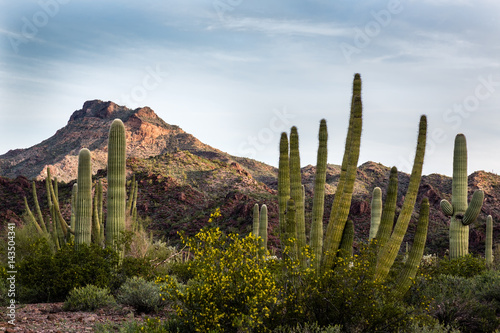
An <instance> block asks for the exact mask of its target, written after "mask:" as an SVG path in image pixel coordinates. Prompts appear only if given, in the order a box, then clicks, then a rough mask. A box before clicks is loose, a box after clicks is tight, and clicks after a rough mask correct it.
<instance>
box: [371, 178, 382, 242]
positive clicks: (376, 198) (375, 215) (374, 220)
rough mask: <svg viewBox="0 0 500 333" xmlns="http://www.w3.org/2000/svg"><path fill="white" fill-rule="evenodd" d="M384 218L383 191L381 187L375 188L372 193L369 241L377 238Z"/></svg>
mask: <svg viewBox="0 0 500 333" xmlns="http://www.w3.org/2000/svg"><path fill="white" fill-rule="evenodd" d="M381 218H382V190H381V189H380V187H375V188H374V189H373V192H372V202H371V224H370V235H369V238H368V239H369V240H372V239H373V238H375V237H376V236H377V232H378V228H379V226H380V219H381Z"/></svg>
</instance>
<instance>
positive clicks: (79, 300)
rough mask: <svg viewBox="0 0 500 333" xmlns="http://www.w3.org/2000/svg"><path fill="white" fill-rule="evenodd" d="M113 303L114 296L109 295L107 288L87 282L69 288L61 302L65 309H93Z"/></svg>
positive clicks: (114, 302)
mask: <svg viewBox="0 0 500 333" xmlns="http://www.w3.org/2000/svg"><path fill="white" fill-rule="evenodd" d="M115 304H116V301H115V298H114V297H113V295H110V292H109V289H108V288H99V287H96V286H94V285H91V284H89V285H87V286H85V287H81V288H75V289H73V290H71V291H70V293H69V295H68V297H67V298H66V301H65V302H64V304H63V309H64V310H66V311H94V310H97V309H101V308H104V307H108V306H112V305H115Z"/></svg>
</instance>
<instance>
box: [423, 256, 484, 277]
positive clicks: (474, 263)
mask: <svg viewBox="0 0 500 333" xmlns="http://www.w3.org/2000/svg"><path fill="white" fill-rule="evenodd" d="M485 270H486V262H485V260H484V259H483V258H479V257H474V256H473V255H472V254H467V255H464V256H462V257H458V258H455V259H450V258H447V257H446V258H443V259H440V260H436V262H434V263H433V264H431V265H427V266H422V268H421V271H422V273H426V274H429V275H430V276H433V277H435V276H438V275H452V276H459V277H472V276H475V275H478V274H481V273H482V272H484V271H485Z"/></svg>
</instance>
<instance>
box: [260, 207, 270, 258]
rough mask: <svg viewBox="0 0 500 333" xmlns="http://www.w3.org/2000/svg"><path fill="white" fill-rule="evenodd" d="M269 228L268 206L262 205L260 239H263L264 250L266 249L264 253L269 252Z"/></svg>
mask: <svg viewBox="0 0 500 333" xmlns="http://www.w3.org/2000/svg"><path fill="white" fill-rule="evenodd" d="M267 227H268V220H267V206H266V205H262V206H261V207H260V214H259V237H260V238H262V248H263V249H264V251H267ZM263 254H265V252H264V253H263Z"/></svg>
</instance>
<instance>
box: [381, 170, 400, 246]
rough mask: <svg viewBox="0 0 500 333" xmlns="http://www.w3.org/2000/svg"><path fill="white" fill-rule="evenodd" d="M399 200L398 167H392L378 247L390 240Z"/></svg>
mask: <svg viewBox="0 0 500 333" xmlns="http://www.w3.org/2000/svg"><path fill="white" fill-rule="evenodd" d="M397 201H398V169H397V168H396V167H392V168H391V174H390V176H389V186H388V188H387V196H386V198H385V203H384V205H383V208H382V217H381V219H380V226H379V229H378V232H377V236H376V238H377V246H378V248H379V249H380V248H382V247H384V245H385V243H387V241H388V240H389V238H390V237H391V233H392V227H393V226H394V215H395V214H396V205H397Z"/></svg>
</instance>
